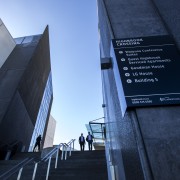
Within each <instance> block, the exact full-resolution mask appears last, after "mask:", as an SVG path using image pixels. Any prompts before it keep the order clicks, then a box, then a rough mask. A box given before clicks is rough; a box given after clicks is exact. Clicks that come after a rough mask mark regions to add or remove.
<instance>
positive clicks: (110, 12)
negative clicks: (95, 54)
mask: <svg viewBox="0 0 180 180" xmlns="http://www.w3.org/2000/svg"><path fill="white" fill-rule="evenodd" d="M97 2H98V16H99V31H100V51H101V57H110V43H111V39H114V38H117V39H118V38H134V37H146V36H155V35H171V36H172V37H173V38H174V41H175V42H176V43H177V46H178V47H180V43H179V42H180V35H179V33H178V29H179V26H180V21H179V16H180V13H179V12H180V4H179V2H178V1H175V0H174V1H166V2H164V1H161V0H157V1H153V0H136V1H134V0H111V1H110V0H98V1H97ZM113 66H115V65H114V64H113ZM114 68H115V67H113V69H114ZM113 69H110V70H103V71H102V81H103V92H104V93H103V96H104V98H103V99H104V104H105V106H106V107H105V108H104V113H105V117H106V119H105V121H106V128H107V142H106V143H107V144H106V147H107V150H106V153H107V159H108V160H109V161H108V164H109V167H108V170H109V179H111V176H110V173H111V170H110V169H111V167H113V168H114V170H115V176H116V179H118V180H119V179H133V180H134V179H137V180H140V179H157V180H159V179H163V180H166V179H167V180H169V179H178V178H179V166H180V156H179V155H178V154H179V153H178V152H180V146H179V143H180V132H179V128H180V123H179V122H180V121H179V112H180V106H169V107H168V106H166V107H151V108H134V109H132V110H128V111H127V112H126V114H125V116H124V117H123V116H122V113H121V108H120V107H121V104H120V102H119V97H118V95H117V88H118V86H119V84H117V82H116V81H115V74H114V71H113ZM109 156H110V159H109ZM111 165H112V166H111Z"/></svg>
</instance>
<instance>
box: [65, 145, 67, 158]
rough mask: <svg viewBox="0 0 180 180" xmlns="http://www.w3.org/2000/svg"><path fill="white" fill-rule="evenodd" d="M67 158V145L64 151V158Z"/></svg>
mask: <svg viewBox="0 0 180 180" xmlns="http://www.w3.org/2000/svg"><path fill="white" fill-rule="evenodd" d="M66 159H67V146H66V152H65V160H66Z"/></svg>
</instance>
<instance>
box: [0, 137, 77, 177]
mask: <svg viewBox="0 0 180 180" xmlns="http://www.w3.org/2000/svg"><path fill="white" fill-rule="evenodd" d="M74 141H75V139H72V140H71V141H69V142H68V143H67V144H66V143H61V144H59V145H58V146H56V147H55V148H54V149H52V150H51V151H50V152H49V153H48V154H47V155H46V156H45V157H43V158H42V159H41V160H40V161H39V162H36V163H35V165H34V171H33V174H32V180H34V179H35V177H36V172H37V166H38V164H39V163H42V162H47V161H48V166H47V171H46V180H48V177H49V171H50V167H51V159H52V156H53V155H55V154H56V156H55V158H56V159H55V168H57V163H58V156H59V150H60V149H61V148H62V154H61V160H63V159H64V160H66V159H67V151H68V150H69V156H71V151H72V148H71V147H72V144H73V150H74ZM68 148H69V149H68ZM33 159H34V158H31V159H28V161H27V160H26V162H25V160H23V161H22V162H20V164H22V165H18V167H14V168H12V169H11V172H12V173H10V171H7V172H6V173H4V174H3V175H0V177H2V178H3V177H5V176H4V175H6V174H7V173H10V174H8V177H10V176H11V175H13V174H14V173H16V172H18V171H19V173H18V177H17V180H20V178H21V174H22V171H23V168H24V166H25V165H27V164H29V162H32V160H33ZM4 179H6V178H4Z"/></svg>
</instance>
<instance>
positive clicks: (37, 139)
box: [33, 135, 41, 152]
mask: <svg viewBox="0 0 180 180" xmlns="http://www.w3.org/2000/svg"><path fill="white" fill-rule="evenodd" d="M40 145H41V135H39V136H38V137H37V138H36V143H35V145H34V148H33V152H34V150H35V148H36V147H37V146H38V151H40Z"/></svg>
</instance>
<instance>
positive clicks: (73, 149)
mask: <svg viewBox="0 0 180 180" xmlns="http://www.w3.org/2000/svg"><path fill="white" fill-rule="evenodd" d="M73 151H74V140H73Z"/></svg>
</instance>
